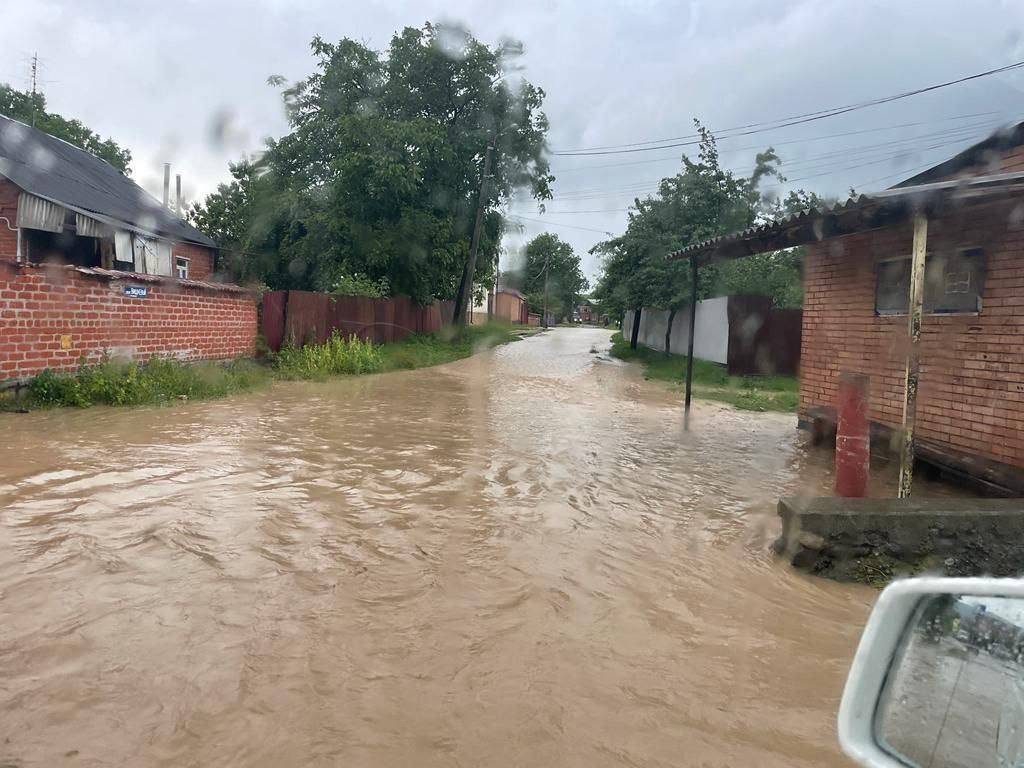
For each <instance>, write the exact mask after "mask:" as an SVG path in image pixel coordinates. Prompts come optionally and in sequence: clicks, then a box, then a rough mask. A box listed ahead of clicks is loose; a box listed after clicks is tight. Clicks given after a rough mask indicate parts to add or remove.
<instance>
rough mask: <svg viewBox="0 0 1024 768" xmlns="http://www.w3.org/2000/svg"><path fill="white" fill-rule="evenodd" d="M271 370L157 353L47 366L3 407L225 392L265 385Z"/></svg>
mask: <svg viewBox="0 0 1024 768" xmlns="http://www.w3.org/2000/svg"><path fill="white" fill-rule="evenodd" d="M269 381H270V374H269V372H268V371H267V370H266V369H265V368H264V367H263V366H261V365H258V364H257V363H254V362H252V361H250V360H238V361H235V362H232V363H228V364H217V363H194V364H186V363H181V362H178V361H176V360H162V359H158V358H153V359H152V360H150V361H148V362H145V363H115V362H101V363H97V364H95V365H83V366H82V367H81V368H79V369H78V371H76V372H75V373H72V374H57V373H54V372H53V371H43V372H42V373H41V374H39V375H38V376H36V377H35V378H34V379H32V381H31V382H29V385H28V387H27V391H26V392H25V393H24V397H22V398H20V399H17V400H15V399H13V398H7V399H4V401H3V404H2V407H3V408H5V409H8V410H10V409H14V408H16V409H19V410H20V409H24V408H29V409H31V408H54V407H61V406H73V407H77V408H87V407H89V406H90V405H149V404H160V403H169V402H172V401H175V400H198V399H206V398H214V397H225V396H226V395H230V394H233V393H236V392H245V391H248V390H251V389H255V388H256V387H259V386H262V385H264V384H267V383H268V382H269Z"/></svg>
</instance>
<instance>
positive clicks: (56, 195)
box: [0, 115, 215, 248]
mask: <svg viewBox="0 0 1024 768" xmlns="http://www.w3.org/2000/svg"><path fill="white" fill-rule="evenodd" d="M0 175H3V176H6V177H7V178H8V179H10V180H11V181H12V182H14V183H15V184H16V185H18V186H19V187H21V189H23V190H25V191H26V192H28V193H29V194H32V195H35V196H36V197H42V198H44V199H46V200H49V201H51V202H54V203H57V204H59V205H64V206H66V207H68V208H71V209H73V210H78V211H80V212H83V213H85V214H86V215H88V214H90V213H93V214H96V215H97V217H101V220H103V219H106V220H108V223H111V224H114V225H115V226H117V225H118V224H120V225H123V226H124V227H125V228H126V229H137V230H140V231H142V232H144V233H149V234H155V235H160V236H162V237H165V238H167V239H168V240H174V241H177V242H187V243H196V244H198V245H205V246H208V247H211V248H212V247H215V243H214V242H213V240H211V239H210V238H208V237H207V236H206V235H204V234H203V233H202V232H200V231H199V230H198V229H196V228H195V227H193V226H192V225H190V224H187V223H186V222H184V221H182V220H181V219H179V218H178V217H177V216H175V215H174V214H173V213H171V212H170V211H168V210H167V209H166V208H164V207H163V206H161V205H160V204H159V203H158V202H157V201H156V200H154V199H153V198H152V197H151V196H150V195H149V194H148V193H147V192H146V191H145V190H144V189H143V188H142V187H140V186H139V185H138V184H136V183H135V182H134V181H132V180H131V179H129V178H128V177H127V176H125V175H124V174H122V173H121V172H120V171H118V170H117V169H116V168H114V167H113V166H112V165H110V164H109V163H108V162H106V161H105V160H100V159H99V158H98V157H96V156H95V155H91V154H89V153H88V152H86V151H85V150H84V149H79V148H78V147H75V146H73V145H71V144H68V143H67V142H66V141H61V140H60V139H57V138H54V137H53V136H50V135H49V134H47V133H43V132H42V131H38V130H36V129H35V128H30V127H29V126H27V125H25V124H24V123H19V122H18V121H17V120H11V119H10V118H7V117H4V116H2V115H0Z"/></svg>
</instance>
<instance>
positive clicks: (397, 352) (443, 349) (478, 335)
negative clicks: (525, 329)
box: [379, 323, 523, 371]
mask: <svg viewBox="0 0 1024 768" xmlns="http://www.w3.org/2000/svg"><path fill="white" fill-rule="evenodd" d="M522 335H523V334H522V333H518V332H516V331H514V330H513V329H512V326H510V325H502V324H500V323H491V324H488V325H470V326H467V327H466V328H464V329H463V331H462V334H461V335H456V334H455V333H454V332H453V331H452V330H451V329H445V330H444V331H441V332H440V333H436V334H431V335H429V336H409V337H408V338H406V339H404V340H402V341H398V342H395V343H394V344H385V345H384V346H383V347H379V349H380V351H381V355H382V356H383V358H384V370H388V371H394V370H403V369H404V370H408V369H412V368H425V367H427V366H430V365H441V364H442V363H450V362H452V361H453V360H460V359H462V358H464V357H469V356H470V355H475V354H476V353H477V352H481V351H483V350H485V349H490V348H491V347H496V346H498V345H499V344H507V343H508V342H510V341H516V340H517V339H520V338H522Z"/></svg>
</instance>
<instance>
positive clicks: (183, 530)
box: [0, 329, 875, 768]
mask: <svg viewBox="0 0 1024 768" xmlns="http://www.w3.org/2000/svg"><path fill="white" fill-rule="evenodd" d="M609 336H610V333H609V332H606V331H604V330H597V329H557V330H554V331H551V332H549V333H547V334H545V335H542V336H538V337H534V338H531V339H528V340H525V341H520V342H517V343H514V344H511V345H508V346H505V347H503V348H500V349H498V350H496V351H494V352H491V353H485V354H482V355H479V356H477V357H475V358H472V359H469V360H465V361H461V362H459V363H455V364H452V365H449V366H444V367H440V368H434V369H425V370H420V371H415V372H404V373H394V374H387V375H382V376H375V377H363V378H355V379H344V380H334V381H330V382H326V383H309V384H278V385H275V386H274V387H273V388H272V389H270V390H267V391H265V392H261V393H258V394H255V395H251V396H244V397H236V398H232V399H228V400H222V401H216V402H204V403H187V404H180V405H176V406H173V407H167V408H152V409H137V410H127V409H101V408H94V409H91V410H88V411H71V410H62V411H53V412H47V413H36V414H31V415H27V416H18V415H4V416H0V428H2V430H3V445H2V447H0V536H2V539H0V765H3V766H19V767H24V766H55V765H69V766H226V765H246V766H248V765H253V766H305V765H314V766H335V765H345V766H418V767H419V766H529V767H531V768H532V767H533V766H581V767H582V766H586V767H587V768H593V767H595V766H634V767H635V766H651V767H653V766H716V767H717V766H739V765H750V766H755V765H756V766H815V767H817V768H820V767H821V766H847V765H849V763H847V762H846V761H845V759H844V758H842V757H841V756H840V754H839V751H838V747H837V745H836V736H835V726H834V720H835V713H836V709H837V706H838V701H839V696H840V693H841V690H842V686H843V682H844V679H845V675H846V671H847V667H848V664H849V662H850V660H851V658H852V655H853V652H854V649H855V646H856V643H857V640H858V637H859V634H860V631H861V627H862V625H863V622H864V620H865V618H866V616H867V613H868V610H869V607H870V603H871V602H872V601H873V599H874V596H875V593H874V592H873V591H872V590H870V589H868V588H864V587H854V586H847V585H839V584H834V583H831V582H827V581H823V580H816V579H811V578H808V577H806V576H802V575H800V574H798V573H795V572H793V571H792V570H791V569H789V568H787V567H786V566H785V565H784V564H782V563H779V562H777V561H776V560H774V559H773V557H772V556H771V554H770V552H769V550H768V545H769V542H770V540H771V538H772V537H773V536H774V534H775V532H776V530H777V523H776V517H775V503H776V500H777V499H778V497H779V496H780V495H782V494H787V493H792V492H795V491H803V492H811V493H819V492H823V491H824V492H827V489H828V484H829V471H828V460H827V459H826V458H822V457H820V456H816V455H814V454H809V453H808V452H807V451H806V450H805V449H804V448H802V447H801V444H800V440H799V436H798V433H797V432H796V431H795V429H794V417H793V416H792V415H773V414H750V413H741V412H735V411H732V410H729V409H726V408H723V407H720V406H717V405H714V404H710V403H698V404H697V406H696V411H695V414H694V419H693V429H692V431H691V432H690V433H684V432H683V431H682V418H681V416H682V414H681V411H680V407H679V397H678V394H673V393H670V392H668V391H667V390H666V389H665V387H664V386H662V385H660V384H656V383H653V382H651V383H648V382H645V381H644V380H643V379H642V377H641V375H640V374H639V371H638V370H637V369H636V368H635V367H633V366H629V365H624V364H622V363H619V362H617V361H615V360H611V359H609V358H608V357H607V354H606V352H607V349H608V347H609ZM592 348H594V349H596V350H597V354H595V353H592V352H591V349H592Z"/></svg>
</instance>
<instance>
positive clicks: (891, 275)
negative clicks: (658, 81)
mask: <svg viewBox="0 0 1024 768" xmlns="http://www.w3.org/2000/svg"><path fill="white" fill-rule="evenodd" d="M915 223H916V224H917V226H918V234H919V242H920V243H921V244H922V246H923V251H924V252H925V253H926V258H925V268H924V274H923V287H924V291H923V307H924V314H923V320H922V325H921V339H920V342H919V343H918V344H917V345H914V346H913V349H914V350H915V353H914V354H915V355H916V358H917V359H918V360H919V366H920V377H919V386H918V387H917V389H916V390H913V389H912V388H911V387H906V381H907V374H906V370H907V362H908V360H909V359H910V352H909V350H910V348H911V346H912V344H911V337H910V335H909V331H908V306H909V300H908V296H909V288H910V282H911V254H912V251H913V243H914V227H915ZM921 235H924V237H923V238H921V237H920V236H921ZM795 245H805V246H806V252H807V255H806V261H805V264H804V312H803V321H802V349H801V358H800V360H801V362H800V406H799V412H800V421H801V424H803V425H804V426H810V425H812V424H814V423H818V424H819V425H821V424H829V423H834V421H835V418H836V416H835V407H834V406H835V402H836V397H837V390H838V384H839V378H840V375H841V374H843V373H847V372H850V373H860V374H866V375H867V376H868V378H869V382H870V383H869V387H870V419H871V422H872V427H873V430H874V432H875V434H876V435H877V436H878V437H882V438H889V437H891V436H893V435H894V434H895V433H896V432H898V431H899V430H900V429H901V426H902V422H903V418H904V400H905V396H906V395H905V393H907V392H909V393H910V397H911V398H912V397H913V396H914V392H916V409H915V410H914V413H915V414H916V427H915V429H914V431H913V433H912V434H913V438H914V443H915V444H916V446H917V450H916V453H917V457H918V458H919V459H920V460H923V461H926V462H928V463H930V464H932V465H935V466H937V467H939V468H941V469H943V470H946V471H948V472H951V473H953V474H957V475H962V476H966V477H970V478H971V479H973V480H975V481H976V482H978V483H980V484H982V485H984V486H986V487H988V488H990V489H991V490H993V491H995V492H1011V493H1016V494H1018V495H1019V494H1021V493H1024V123H1021V124H1019V125H1017V126H1015V127H1014V128H1013V129H1012V130H1009V131H1004V132H1000V133H998V134H996V135H993V136H991V137H989V138H987V139H985V140H984V141H981V142H979V143H977V144H975V145H974V146H972V147H969V148H968V149H966V150H964V151H963V152H961V153H959V154H958V155H956V156H955V157H953V158H951V159H950V160H947V161H945V162H943V163H939V164H938V165H936V166H934V167H932V168H930V169H928V170H926V171H924V172H923V173H920V174H918V175H916V176H914V177H913V178H910V179H907V180H906V181H904V182H902V183H901V184H898V185H896V186H895V187H893V188H891V189H888V190H886V191H884V192H880V193H877V194H872V195H868V196H861V197H859V198H857V199H855V200H850V201H848V202H846V203H843V204H841V205H837V206H835V207H832V208H827V209H823V210H811V211H806V212H803V213H801V214H799V215H795V216H791V217H789V218H787V219H784V220H782V221H778V222H774V223H771V224H766V225H763V226H759V227H755V228H752V229H748V230H746V231H743V232H737V233H735V234H731V235H727V236H725V237H720V238H716V239H714V240H710V241H707V242H704V243H700V244H697V245H694V246H690V247H687V248H683V249H682V250H680V251H679V252H677V253H676V254H674V257H675V258H693V259H695V260H696V263H697V265H698V266H700V265H705V264H709V263H715V262H718V261H723V260H728V259H734V258H743V257H745V256H749V255H752V254H755V253H761V252H764V251H770V250H778V249H781V248H787V247H792V246H795Z"/></svg>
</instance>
